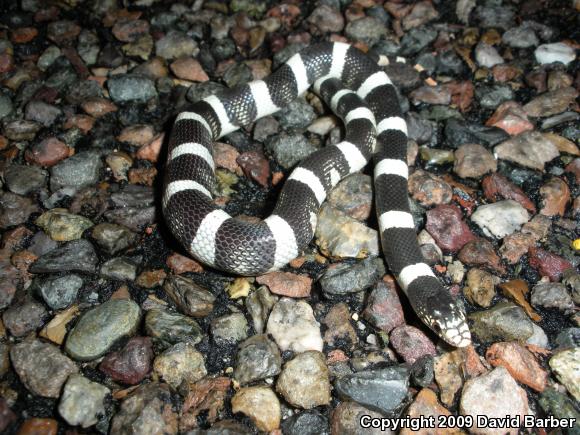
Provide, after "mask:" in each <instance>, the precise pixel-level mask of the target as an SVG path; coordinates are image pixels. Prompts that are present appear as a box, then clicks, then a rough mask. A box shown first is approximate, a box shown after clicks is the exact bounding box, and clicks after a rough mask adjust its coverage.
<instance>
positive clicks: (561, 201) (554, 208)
mask: <svg viewBox="0 0 580 435" xmlns="http://www.w3.org/2000/svg"><path fill="white" fill-rule="evenodd" d="M540 195H541V196H542V208H541V210H540V213H541V214H543V215H544V216H557V215H559V216H564V213H566V206H567V205H568V203H569V202H570V188H569V187H568V184H566V182H565V181H564V180H562V179H561V178H558V177H553V178H551V179H550V180H548V182H547V183H545V184H544V185H543V186H542V187H541V188H540Z"/></svg>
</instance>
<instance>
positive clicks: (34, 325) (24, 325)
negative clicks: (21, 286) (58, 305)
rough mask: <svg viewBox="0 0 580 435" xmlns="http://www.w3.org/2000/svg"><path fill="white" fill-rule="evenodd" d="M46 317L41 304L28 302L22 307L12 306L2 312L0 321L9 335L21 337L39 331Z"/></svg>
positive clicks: (46, 314) (32, 301)
mask: <svg viewBox="0 0 580 435" xmlns="http://www.w3.org/2000/svg"><path fill="white" fill-rule="evenodd" d="M47 317H48V313H47V312H46V309H45V308H44V306H43V305H42V304H41V303H39V302H36V301H34V300H29V301H27V302H24V303H23V304H22V305H13V306H11V307H10V308H8V309H7V310H6V311H4V313H3V314H2V321H3V322H4V326H5V327H6V329H8V331H9V332H10V334H11V335H13V336H15V337H22V336H24V335H26V334H28V333H29V332H34V331H36V330H37V329H40V328H41V327H42V325H44V323H45V321H46V318H47Z"/></svg>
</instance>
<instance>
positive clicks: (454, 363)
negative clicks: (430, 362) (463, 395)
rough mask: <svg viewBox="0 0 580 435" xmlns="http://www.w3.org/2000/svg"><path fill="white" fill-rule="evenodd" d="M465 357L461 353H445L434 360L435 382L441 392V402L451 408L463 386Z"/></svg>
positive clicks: (457, 351) (458, 351)
mask: <svg viewBox="0 0 580 435" xmlns="http://www.w3.org/2000/svg"><path fill="white" fill-rule="evenodd" d="M464 363H465V357H464V355H463V351H461V350H455V351H452V352H445V353H443V354H442V355H439V356H438V357H436V358H435V359H434V367H433V369H434V375H435V381H436V382H437V385H438V386H439V389H440V391H441V394H440V396H441V401H442V402H443V403H444V404H445V405H447V406H451V405H452V404H453V403H454V402H455V395H456V394H457V392H458V391H459V390H460V389H461V387H462V385H463V372H464Z"/></svg>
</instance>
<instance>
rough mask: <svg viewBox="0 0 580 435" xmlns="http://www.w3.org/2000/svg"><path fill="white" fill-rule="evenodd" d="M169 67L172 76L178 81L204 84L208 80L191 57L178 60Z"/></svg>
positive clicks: (199, 65)
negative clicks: (178, 79)
mask: <svg viewBox="0 0 580 435" xmlns="http://www.w3.org/2000/svg"><path fill="white" fill-rule="evenodd" d="M169 67H170V68H171V71H173V74H175V75H176V76H177V77H179V78H180V79H184V80H191V81H193V82H206V81H208V80H209V77H208V75H207V74H206V72H205V71H204V70H203V67H202V66H201V64H200V63H199V62H198V61H197V60H196V59H193V58H191V57H182V58H179V59H177V60H175V61H174V62H173V63H171V65H170V66H169Z"/></svg>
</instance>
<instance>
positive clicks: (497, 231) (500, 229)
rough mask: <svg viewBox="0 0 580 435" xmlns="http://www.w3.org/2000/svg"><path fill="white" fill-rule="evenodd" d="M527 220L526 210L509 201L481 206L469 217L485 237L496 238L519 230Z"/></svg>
mask: <svg viewBox="0 0 580 435" xmlns="http://www.w3.org/2000/svg"><path fill="white" fill-rule="evenodd" d="M528 219H529V216H528V212H527V211H526V209H525V208H524V207H522V206H521V205H520V204H519V203H518V202H516V201H513V200H511V199H508V200H505V201H499V202H495V203H493V204H486V205H481V206H479V207H478V208H477V210H475V212H474V213H473V214H472V215H471V220H472V221H473V222H475V223H476V224H477V225H478V226H479V227H480V228H481V229H482V231H483V233H484V234H485V235H486V236H489V237H496V238H503V237H505V236H507V235H508V234H512V233H513V232H514V231H517V230H519V229H520V228H521V226H522V225H523V224H525V223H526V222H527V221H528Z"/></svg>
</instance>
